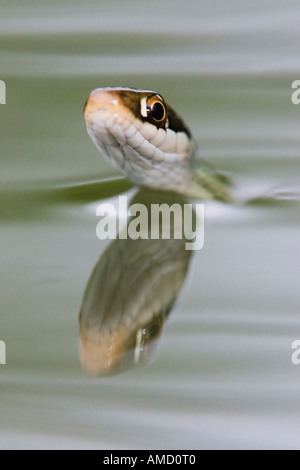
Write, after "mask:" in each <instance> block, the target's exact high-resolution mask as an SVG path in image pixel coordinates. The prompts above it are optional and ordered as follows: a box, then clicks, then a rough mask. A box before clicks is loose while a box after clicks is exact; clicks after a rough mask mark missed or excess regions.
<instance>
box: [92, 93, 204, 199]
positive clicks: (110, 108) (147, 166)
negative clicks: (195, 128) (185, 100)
mask: <svg viewBox="0 0 300 470" xmlns="http://www.w3.org/2000/svg"><path fill="white" fill-rule="evenodd" d="M84 117H85V121H86V125H87V131H88V134H89V135H90V137H91V139H92V141H93V142H94V143H95V145H96V146H97V148H98V149H99V150H100V151H101V152H102V153H103V154H104V156H105V157H106V158H107V159H108V160H109V161H111V163H112V164H113V165H114V166H115V167H116V168H117V169H118V170H120V171H122V172H123V174H124V175H125V176H126V177H127V178H128V179H129V180H131V181H132V182H133V183H135V184H137V185H139V186H144V187H150V188H152V189H163V190H171V191H176V192H182V191H184V190H185V188H186V186H187V185H188V184H189V181H190V178H191V172H192V166H193V159H194V158H193V157H194V153H195V145H194V142H193V139H192V137H191V133H190V131H189V129H188V128H187V126H186V125H185V123H184V122H183V120H182V119H181V118H180V117H179V116H178V115H177V114H176V112H175V111H174V110H173V109H172V108H171V107H170V106H168V105H167V104H166V102H165V100H164V99H163V97H162V96H161V95H160V94H158V93H155V92H153V91H150V90H134V89H131V88H97V89H96V90H93V91H92V92H91V93H90V95H89V98H88V100H87V102H86V104H85V109H84Z"/></svg>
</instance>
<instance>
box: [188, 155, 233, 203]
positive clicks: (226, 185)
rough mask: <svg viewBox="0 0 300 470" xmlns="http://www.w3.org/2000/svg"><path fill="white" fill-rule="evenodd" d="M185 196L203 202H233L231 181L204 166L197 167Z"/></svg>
mask: <svg viewBox="0 0 300 470" xmlns="http://www.w3.org/2000/svg"><path fill="white" fill-rule="evenodd" d="M184 194H185V195H186V196H188V197H192V198H196V199H202V200H212V201H220V202H224V203H231V202H233V196H232V187H231V184H230V181H229V180H228V179H227V178H226V177H225V176H222V175H220V174H218V173H216V172H215V171H214V170H212V169H211V168H210V167H208V166H205V165H204V164H201V165H198V166H196V167H195V169H194V171H193V173H192V174H191V177H190V181H189V183H188V185H187V186H186V187H185V189H184Z"/></svg>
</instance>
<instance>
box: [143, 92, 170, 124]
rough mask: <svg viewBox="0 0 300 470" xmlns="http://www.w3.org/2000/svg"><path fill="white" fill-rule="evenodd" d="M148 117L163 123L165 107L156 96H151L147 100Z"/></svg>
mask: <svg viewBox="0 0 300 470" xmlns="http://www.w3.org/2000/svg"><path fill="white" fill-rule="evenodd" d="M147 114H148V117H149V118H150V119H151V120H152V121H154V123H156V124H159V125H164V123H165V121H166V114H167V113H166V108H165V105H164V103H162V102H161V101H159V100H158V99H157V96H151V97H150V98H149V99H148V101H147Z"/></svg>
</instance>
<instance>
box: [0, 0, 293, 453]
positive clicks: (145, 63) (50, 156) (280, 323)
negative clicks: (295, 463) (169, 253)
mask: <svg viewBox="0 0 300 470" xmlns="http://www.w3.org/2000/svg"><path fill="white" fill-rule="evenodd" d="M0 13H1V14H0V79H1V80H4V81H5V83H6V94H7V96H6V105H0V122H1V126H0V153H1V160H0V180H1V187H0V211H1V212H0V217H1V253H0V255H1V300H0V301H1V317H0V340H2V341H5V343H6V348H7V364H6V365H0V409H1V411H0V413H1V421H0V447H1V448H3V449H7V448H16V447H21V448H105V449H114V448H124V449H128V448H129V449H136V448H147V449H155V448H156V449H159V448H170V449H172V448H174V449H176V448H181V449H187V448H188V449H193V448H253V447H255V448H266V447H267V448H278V447H280V448H297V449H298V448H299V447H300V444H299V443H300V431H299V423H298V419H297V416H299V392H300V366H295V365H293V364H292V362H291V356H292V352H293V351H292V349H291V345H292V342H293V341H295V340H297V339H300V317H299V301H300V295H299V275H300V269H299V255H300V252H299V162H300V146H299V143H300V142H299V140H300V139H299V112H300V105H299V106H295V105H293V104H292V102H291V84H292V82H293V81H294V80H296V79H300V76H299V65H300V59H299V57H300V51H299V44H300V41H299V40H300V37H299V26H298V25H299V19H300V11H299V6H298V4H297V2H296V1H294V0H288V1H286V2H284V3H282V2H278V1H267V0H264V1H260V2H258V1H254V2H251V3H246V2H239V1H229V0H226V1H222V2H221V1H217V2H209V1H201V2H198V1H191V2H186V3H183V2H179V1H175V2H173V3H172V9H170V3H169V2H158V1H156V0H154V1H152V2H151V11H150V12H149V2H144V1H141V2H139V3H137V2H130V1H125V2H123V1H122V2H120V1H115V2H101V1H100V2H99V1H98V2H93V1H87V2H78V1H73V2H68V3H67V2H56V1H55V2H53V1H52V2H43V3H41V2H37V1H28V2H26V9H25V8H24V6H23V3H22V2H19V1H16V2H13V4H12V2H7V1H2V2H1V7H0ZM120 85H127V86H132V87H138V88H150V89H154V90H156V91H158V92H160V93H161V94H162V95H163V96H164V97H165V99H166V100H167V101H168V102H169V103H171V104H172V106H174V108H175V109H176V110H178V112H180V114H181V115H182V116H184V118H185V120H186V122H187V123H188V124H189V126H190V128H191V129H192V132H193V134H194V137H195V140H196V142H197V145H198V147H199V154H200V155H203V156H204V157H205V159H206V160H208V161H209V162H210V163H211V164H212V165H213V166H214V167H216V168H218V169H219V170H223V171H225V172H227V173H229V174H230V176H231V178H232V179H233V180H234V181H235V182H236V186H237V191H238V193H239V194H241V195H244V196H245V197H246V198H247V197H250V198H254V199H256V203H255V204H252V205H231V206H224V205H221V204H217V203H206V220H205V246H204V249H203V250H201V251H199V252H197V253H196V254H195V255H194V256H193V259H192V261H191V263H190V267H189V271H188V273H187V278H186V280H185V284H184V287H183V289H182V291H181V293H180V295H179V299H178V302H177V303H176V305H175V307H174V309H173V310H172V312H171V313H170V315H169V317H168V321H167V322H166V324H165V325H164V333H163V336H162V338H161V340H160V342H159V347H158V352H157V356H156V358H155V360H154V361H153V362H152V363H151V364H150V365H148V366H147V367H144V368H138V369H135V370H131V371H128V372H127V373H126V374H122V375H117V376H115V377H112V378H91V377H89V376H88V375H87V374H86V373H85V371H83V370H82V368H81V365H80V361H79V353H78V344H79V326H78V314H79V310H80V306H81V303H82V298H83V294H84V291H85V287H86V284H87V281H88V279H89V277H90V275H91V272H92V270H93V268H94V266H95V265H96V263H97V262H98V259H99V257H100V256H101V254H102V253H103V251H104V249H105V248H106V247H107V246H108V242H107V241H104V242H101V241H100V240H98V239H97V237H96V225H97V222H98V219H97V217H96V215H95V211H96V207H97V204H98V203H99V201H100V200H103V199H105V200H108V201H116V195H117V194H119V193H121V192H124V191H129V193H128V194H130V196H132V195H133V194H134V190H133V189H131V185H130V184H129V183H128V182H126V181H125V180H124V179H118V178H119V176H120V175H119V174H118V173H117V172H116V171H115V170H114V169H112V167H111V166H110V164H109V163H108V162H106V161H105V160H104V158H103V157H102V156H101V155H100V153H99V152H98V151H97V149H96V148H95V147H94V146H93V145H92V143H91V141H90V139H89V137H88V135H87V133H86V129H85V124H84V120H83V113H82V109H83V105H84V102H85V100H86V98H87V96H88V94H89V92H90V91H91V90H92V89H93V88H95V87H98V86H120ZM107 198H108V199H107Z"/></svg>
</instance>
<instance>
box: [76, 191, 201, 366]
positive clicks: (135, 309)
mask: <svg viewBox="0 0 300 470" xmlns="http://www.w3.org/2000/svg"><path fill="white" fill-rule="evenodd" d="M131 202H134V203H142V204H143V205H144V206H145V207H146V208H147V209H148V210H149V214H150V208H151V204H153V203H155V204H157V203H159V204H161V203H164V204H166V205H168V206H172V205H173V204H178V205H179V206H180V207H182V208H183V205H184V203H185V198H184V197H183V196H181V195H179V194H170V193H162V192H155V191H147V190H141V191H139V193H138V194H136V196H135V197H134V200H133V201H131ZM187 206H188V207H191V209H190V210H191V211H192V206H190V205H187ZM187 206H185V207H187ZM176 215H177V217H176ZM182 217H184V214H183V211H182V216H180V215H179V217H178V214H175V213H174V218H171V219H170V237H169V239H165V237H164V234H163V228H162V224H158V226H157V227H153V221H152V220H151V216H149V221H148V228H147V233H143V237H142V238H139V239H137V240H132V239H130V238H128V239H121V238H118V239H117V240H114V241H112V242H111V244H110V245H109V246H108V248H107V249H106V250H105V252H104V253H103V254H102V256H101V257H100V259H99V261H98V263H97V265H96V266H95V268H94V270H93V272H92V274H91V277H90V279H89V282H88V284H87V287H86V290H85V293H84V297H83V300H82V305H81V309H80V317H79V322H80V339H81V341H80V343H81V345H80V359H81V363H82V366H83V367H84V368H85V369H86V370H87V371H88V372H89V373H91V374H94V375H110V374H112V373H118V372H121V371H123V370H126V369H128V368H132V367H136V366H140V365H143V364H145V363H147V362H148V361H149V360H150V359H151V358H152V356H153V352H154V348H155V345H156V343H157V340H158V339H159V337H160V335H161V332H162V328H163V323H164V321H165V319H166V318H167V316H168V314H169V313H170V311H171V310H172V307H173V305H174V302H175V300H176V298H177V296H178V294H179V292H180V289H181V287H182V284H183V282H184V279H185V276H186V273H187V271H188V267H189V261H190V258H191V255H192V252H191V251H189V250H186V248H185V243H186V241H187V240H186V239H185V237H181V238H178V237H176V233H178V229H179V227H181V226H182ZM193 219H194V220H195V213H194V212H193ZM154 223H157V222H154ZM155 228H157V229H158V234H159V238H158V239H151V237H150V236H149V234H150V233H151V230H153V229H155Z"/></svg>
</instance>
